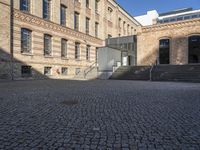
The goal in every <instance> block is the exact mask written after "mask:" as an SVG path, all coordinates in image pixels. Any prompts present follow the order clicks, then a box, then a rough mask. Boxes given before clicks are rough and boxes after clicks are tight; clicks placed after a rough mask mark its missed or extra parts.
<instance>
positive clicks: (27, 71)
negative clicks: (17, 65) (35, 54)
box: [21, 65, 32, 78]
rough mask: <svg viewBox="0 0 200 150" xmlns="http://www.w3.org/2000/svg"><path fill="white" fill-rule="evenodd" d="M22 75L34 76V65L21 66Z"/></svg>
mask: <svg viewBox="0 0 200 150" xmlns="http://www.w3.org/2000/svg"><path fill="white" fill-rule="evenodd" d="M21 76H22V77H23V78H26V77H32V66H27V65H22V66H21Z"/></svg>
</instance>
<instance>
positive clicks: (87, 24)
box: [85, 17, 90, 35]
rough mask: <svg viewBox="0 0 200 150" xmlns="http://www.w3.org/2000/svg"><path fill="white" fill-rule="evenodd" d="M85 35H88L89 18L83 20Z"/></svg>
mask: <svg viewBox="0 0 200 150" xmlns="http://www.w3.org/2000/svg"><path fill="white" fill-rule="evenodd" d="M85 33H86V34H87V35H89V34H90V18H88V17H86V18H85Z"/></svg>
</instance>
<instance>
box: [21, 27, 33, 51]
mask: <svg viewBox="0 0 200 150" xmlns="http://www.w3.org/2000/svg"><path fill="white" fill-rule="evenodd" d="M25 37H26V38H27V39H25ZM21 53H32V31H31V30H29V29H27V28H21Z"/></svg>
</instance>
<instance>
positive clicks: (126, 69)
mask: <svg viewBox="0 0 200 150" xmlns="http://www.w3.org/2000/svg"><path fill="white" fill-rule="evenodd" d="M150 69H151V67H150V66H121V67H119V68H118V69H117V70H116V71H115V72H114V73H113V74H112V76H111V77H110V79H113V80H150V74H149V72H150Z"/></svg>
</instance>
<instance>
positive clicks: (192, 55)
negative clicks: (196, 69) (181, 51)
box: [188, 35, 200, 63]
mask: <svg viewBox="0 0 200 150" xmlns="http://www.w3.org/2000/svg"><path fill="white" fill-rule="evenodd" d="M188 44H189V46H188V62H189V63H200V35H194V36H190V37H189V38H188Z"/></svg>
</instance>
